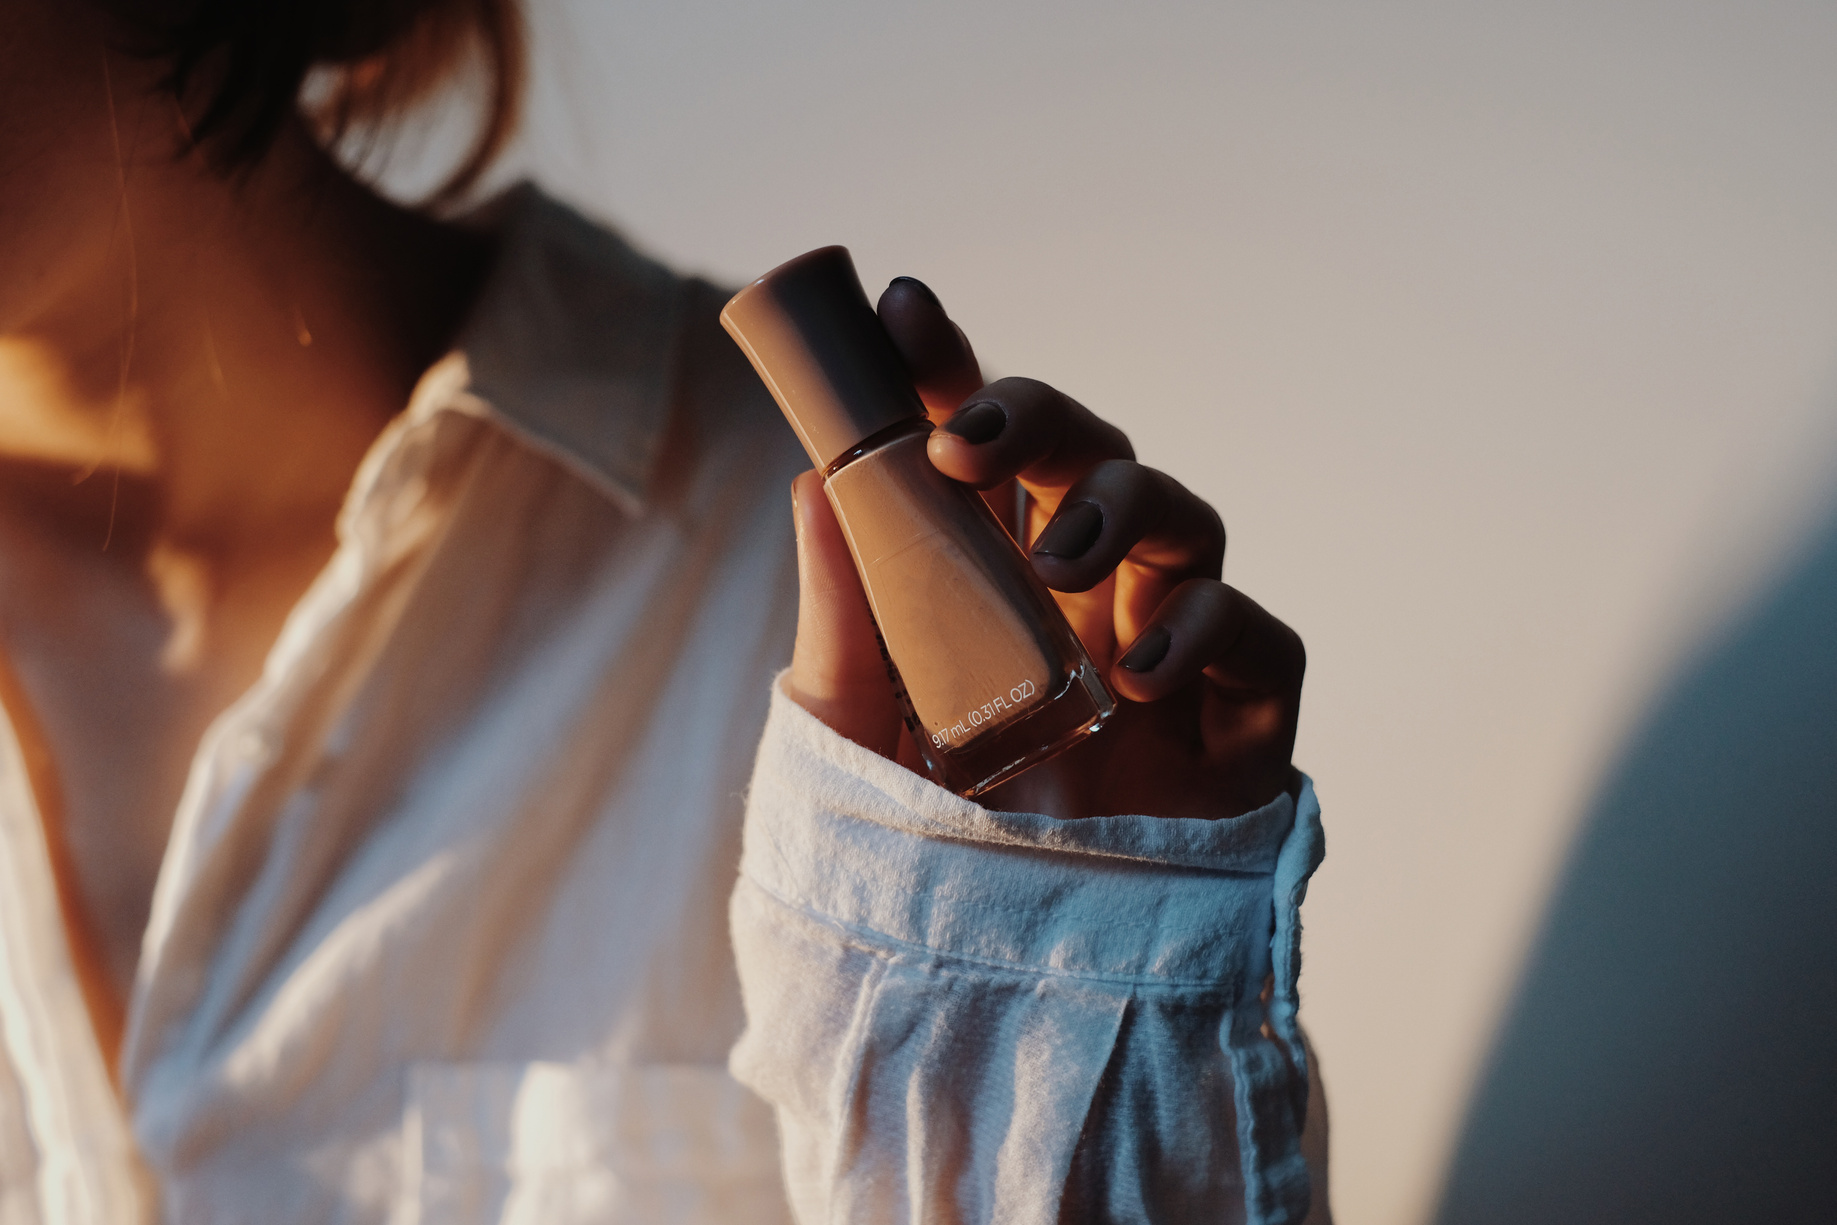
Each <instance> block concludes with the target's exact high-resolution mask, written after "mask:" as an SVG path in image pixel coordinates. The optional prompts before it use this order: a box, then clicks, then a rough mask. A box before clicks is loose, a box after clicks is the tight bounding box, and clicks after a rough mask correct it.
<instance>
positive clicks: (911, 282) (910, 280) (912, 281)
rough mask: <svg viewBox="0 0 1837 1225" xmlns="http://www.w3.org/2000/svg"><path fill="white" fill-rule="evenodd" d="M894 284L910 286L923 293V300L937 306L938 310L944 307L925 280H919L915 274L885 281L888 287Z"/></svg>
mask: <svg viewBox="0 0 1837 1225" xmlns="http://www.w3.org/2000/svg"><path fill="white" fill-rule="evenodd" d="M895 285H907V286H910V287H911V288H913V289H916V290H918V291H919V292H920V293H922V294H924V295H925V301H927V302H929V303H931V304H932V305H933V306H935V307H937V308H938V309H939V310H943V309H944V304H943V303H942V302H940V301H938V295H937V294H934V293H932V292H931V286H929V285H927V284H925V282H923V281H921V280H919V279H918V278H917V277H915V276H896V277H894V278H893V279H892V280H891V281H888V282H887V288H888V289H891V288H893V286H895Z"/></svg>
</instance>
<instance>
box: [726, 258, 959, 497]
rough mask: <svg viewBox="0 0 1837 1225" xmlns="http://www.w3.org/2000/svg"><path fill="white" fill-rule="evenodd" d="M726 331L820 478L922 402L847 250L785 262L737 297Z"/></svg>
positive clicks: (918, 410)
mask: <svg viewBox="0 0 1837 1225" xmlns="http://www.w3.org/2000/svg"><path fill="white" fill-rule="evenodd" d="M721 326H723V327H725V328H726V329H727V331H728V334H729V335H731V336H732V337H733V338H734V340H735V341H736V342H737V343H738V344H739V346H740V348H741V349H743V350H744V351H745V353H746V356H747V357H748V358H750V359H751V360H752V363H753V369H755V370H757V371H758V372H759V377H760V378H762V379H764V380H765V385H766V386H767V387H768V388H770V389H771V392H772V398H773V399H775V400H777V401H778V407H779V408H781V409H783V410H784V414H785V418H786V419H787V420H788V421H790V422H791V428H792V429H794V430H796V431H797V436H798V438H799V440H801V441H802V442H803V444H804V450H806V451H808V452H810V459H811V462H813V463H814V464H815V465H816V467H817V470H818V471H825V470H827V469H828V467H829V465H830V464H832V463H834V462H835V461H836V459H837V458H838V457H840V456H841V455H843V454H845V453H846V452H847V451H849V450H850V449H852V448H854V447H855V446H857V445H859V444H860V443H861V441H862V440H863V439H865V438H867V437H869V436H870V435H872V434H877V433H879V432H880V431H881V430H883V429H885V428H887V427H888V426H889V425H894V424H897V423H898V422H901V421H905V420H908V419H909V418H912V417H914V416H919V415H922V414H923V413H924V411H925V405H924V403H923V402H921V401H920V400H919V397H918V392H916V391H914V390H913V387H912V376H911V375H910V374H908V373H907V372H906V364H905V362H904V361H902V360H901V359H900V356H899V351H898V350H897V349H895V348H894V347H893V341H892V338H891V337H889V336H888V335H887V332H886V329H885V328H883V327H882V326H881V325H880V316H878V315H876V314H875V313H874V308H873V307H872V306H870V305H868V300H867V294H866V293H864V292H863V291H862V289H861V278H860V277H859V276H858V275H856V273H855V261H854V260H852V259H850V258H849V256H848V248H846V247H821V248H819V249H817V250H815V251H811V252H808V253H806V254H804V255H800V256H798V257H797V258H796V259H794V260H791V261H789V262H787V263H783V264H780V265H779V266H778V267H776V268H774V269H772V270H771V271H770V272H768V273H766V274H765V275H764V276H762V277H760V278H759V279H758V280H756V281H754V282H753V283H752V284H751V285H748V286H747V287H746V288H745V289H742V290H741V291H740V292H739V293H737V294H735V295H734V296H733V298H732V300H731V301H729V302H728V303H727V305H726V306H725V307H724V308H722V310H721Z"/></svg>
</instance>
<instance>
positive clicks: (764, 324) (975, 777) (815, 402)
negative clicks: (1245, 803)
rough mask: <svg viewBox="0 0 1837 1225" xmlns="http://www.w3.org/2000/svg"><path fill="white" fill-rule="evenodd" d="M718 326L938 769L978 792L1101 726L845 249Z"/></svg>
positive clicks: (1100, 705) (1047, 610)
mask: <svg viewBox="0 0 1837 1225" xmlns="http://www.w3.org/2000/svg"><path fill="white" fill-rule="evenodd" d="M721 323H722V324H723V325H724V326H725V327H726V328H727V330H728V332H729V333H730V334H731V335H732V336H733V338H734V339H735V340H736V341H737V342H739V345H740V348H741V349H743V350H745V352H746V355H747V357H748V358H750V359H751V360H752V363H753V367H754V369H756V370H757V371H758V372H759V377H760V378H762V379H764V380H765V385H766V386H767V387H768V388H770V389H771V392H772V396H773V398H774V399H776V400H777V401H778V406H779V407H780V408H781V409H783V410H784V414H785V417H786V419H787V420H789V421H790V423H791V427H792V429H794V430H796V431H797V436H798V438H799V439H800V440H802V442H803V444H804V449H805V450H806V451H808V452H809V453H810V459H811V462H812V463H814V464H815V465H816V468H817V471H819V472H821V473H822V474H823V488H824V490H825V491H826V492H827V493H828V495H829V502H830V505H831V506H832V507H834V508H835V512H836V518H837V520H838V521H839V522H840V523H841V525H842V532H843V535H844V536H845V537H846V538H847V540H848V547H849V551H850V552H851V553H852V554H853V555H854V559H855V567H856V569H857V570H858V571H859V572H860V574H861V585H862V586H863V587H864V588H866V590H867V598H868V605H869V607H870V608H871V610H872V612H873V615H874V623H875V625H876V627H877V628H878V629H879V632H880V646H881V653H882V654H883V655H884V656H885V658H886V660H887V673H888V675H889V676H890V677H891V678H892V681H893V689H894V693H895V695H896V696H897V698H898V700H899V703H900V706H901V708H902V711H903V714H904V717H905V720H906V726H907V728H908V729H909V730H910V732H911V734H912V739H913V741H914V742H915V744H916V745H917V747H918V751H919V755H920V757H921V758H923V760H924V764H925V768H926V772H927V773H928V774H929V776H930V777H931V779H932V780H933V781H934V782H936V783H938V784H939V785H940V786H944V787H948V788H949V789H950V790H952V791H955V792H957V793H959V794H961V795H966V796H973V795H977V794H979V793H981V792H983V791H986V790H988V789H989V788H991V787H994V786H995V785H997V784H998V783H1001V782H1004V781H1005V780H1007V779H1010V778H1013V777H1014V776H1015V775H1016V774H1019V773H1020V772H1021V771H1023V770H1025V769H1027V768H1028V767H1029V766H1033V765H1037V764H1038V763H1040V762H1042V761H1045V760H1046V759H1047V758H1049V757H1051V756H1053V755H1054V754H1055V753H1058V752H1060V751H1062V750H1064V749H1066V748H1069V747H1070V746H1071V745H1073V744H1075V743H1077V742H1078V741H1079V740H1081V739H1083V738H1084V737H1085V736H1088V735H1090V734H1091V733H1092V732H1095V731H1096V730H1098V728H1100V727H1102V726H1103V724H1104V721H1105V720H1106V719H1108V718H1109V717H1110V715H1111V714H1112V713H1114V711H1115V710H1116V699H1115V698H1114V697H1112V696H1111V694H1110V691H1109V689H1108V688H1106V687H1105V685H1104V683H1103V679H1102V678H1101V677H1100V676H1099V675H1098V672H1097V669H1096V667H1095V666H1093V665H1092V663H1091V660H1090V658H1089V656H1087V655H1086V654H1085V651H1084V647H1083V645H1082V644H1081V643H1080V642H1079V641H1078V636H1077V635H1076V634H1075V633H1073V632H1072V628H1071V626H1070V625H1068V624H1067V623H1066V620H1065V617H1064V615H1063V614H1062V613H1060V611H1059V606H1058V605H1057V604H1056V603H1054V602H1053V598H1052V595H1051V593H1050V592H1048V591H1047V589H1046V586H1045V584H1043V583H1041V582H1040V580H1039V578H1038V576H1037V575H1035V574H1034V572H1033V566H1032V564H1031V563H1030V562H1029V561H1028V559H1027V557H1026V555H1025V554H1024V553H1022V552H1021V549H1020V546H1019V545H1017V544H1016V543H1015V541H1014V539H1013V538H1012V537H1010V536H1009V535H1008V532H1007V530H1006V529H1005V528H1003V527H1002V525H1001V523H1000V522H999V521H998V520H997V519H996V518H995V516H994V514H992V513H991V512H990V510H989V508H988V506H987V505H986V504H985V503H984V502H983V500H982V497H981V495H980V494H978V493H977V492H976V491H975V490H973V489H970V488H969V487H968V486H966V485H961V484H959V483H957V482H956V481H953V480H951V479H950V478H948V477H946V476H945V475H944V474H943V473H941V472H939V471H938V470H937V468H936V467H935V466H934V465H933V464H932V462H931V459H930V457H929V456H928V455H927V454H926V453H925V442H926V439H927V438H928V437H929V436H930V434H931V423H930V421H929V420H928V419H927V418H926V416H925V408H924V405H923V404H922V403H921V402H920V400H919V397H918V393H917V392H916V391H915V390H914V389H913V387H912V380H911V377H910V376H909V375H908V374H907V372H906V368H905V364H904V362H903V361H902V360H901V359H900V356H899V353H898V351H897V350H896V349H894V347H893V342H892V339H891V338H890V337H889V336H888V335H887V334H886V331H885V329H883V328H882V327H881V324H880V319H879V316H877V315H876V314H875V313H874V308H873V307H872V306H870V305H869V304H868V300H867V295H866V294H865V293H864V292H863V291H862V288H861V281H860V278H859V277H858V276H857V275H856V273H855V265H854V261H853V260H851V259H850V258H849V255H848V251H847V250H846V249H845V248H842V247H824V248H822V249H820V250H817V251H812V252H810V253H809V254H807V255H800V256H799V257H797V258H796V259H794V260H792V261H790V262H789V263H786V264H783V265H780V266H779V267H777V268H774V269H773V270H772V271H771V272H768V273H766V274H765V275H764V276H763V277H760V278H759V279H758V280H757V281H754V282H753V283H752V284H751V285H748V286H747V287H746V288H745V289H743V290H741V291H740V292H739V293H738V294H736V295H734V298H733V300H732V301H730V302H728V304H727V306H726V308H725V309H724V310H722V312H721Z"/></svg>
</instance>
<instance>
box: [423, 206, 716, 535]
mask: <svg viewBox="0 0 1837 1225" xmlns="http://www.w3.org/2000/svg"><path fill="white" fill-rule="evenodd" d="M475 216H476V217H477V218H478V219H479V220H480V221H482V222H484V223H485V224H488V225H491V226H493V228H495V229H496V230H497V232H498V234H499V240H500V247H499V251H498V255H497V259H496V263H495V264H494V266H493V268H492V270H491V272H490V274H489V275H488V276H487V278H486V281H485V285H484V288H483V289H482V290H481V291H480V293H479V297H478V301H477V302H476V303H475V304H474V306H473V309H472V313H471V314H470V316H469V317H468V318H467V321H466V323H465V325H464V326H463V327H462V328H461V329H460V333H459V338H458V341H457V342H456V345H455V347H456V348H457V349H458V350H459V351H460V352H461V353H463V354H464V355H465V358H466V363H467V366H468V368H469V370H470V375H471V379H470V381H471V391H472V393H473V394H474V395H475V396H477V397H478V398H479V399H481V400H483V401H484V402H485V403H486V405H488V406H489V410H490V415H491V416H492V417H493V418H494V419H495V420H497V421H498V422H499V423H500V424H502V425H504V426H506V427H507V428H508V429H509V430H510V431H511V432H513V433H514V434H516V435H518V436H520V437H521V438H522V439H523V440H524V441H525V442H528V443H530V444H532V445H534V446H535V447H536V448H537V449H539V450H542V451H544V452H546V453H548V454H550V455H551V456H553V457H554V458H555V459H557V460H559V461H560V462H561V463H563V464H565V465H566V466H567V467H569V468H570V469H572V470H573V471H574V472H575V473H576V474H577V475H579V476H580V477H582V478H583V479H585V480H586V481H587V482H588V483H590V484H592V485H594V486H595V487H596V488H598V489H600V490H601V491H602V492H603V493H605V494H606V495H607V496H608V497H610V498H612V500H613V501H615V502H616V503H618V504H619V505H620V506H621V507H623V508H624V509H625V510H626V511H627V512H629V513H633V514H636V513H638V512H639V511H640V510H642V509H643V507H644V504H645V495H646V492H647V490H648V487H649V484H650V480H651V477H652V473H653V469H654V468H655V466H656V460H657V456H658V452H659V451H660V450H661V448H662V443H663V435H664V431H665V429H666V427H667V426H668V424H669V413H670V403H671V400H672V395H673V391H674V387H673V383H674V376H675V367H676V364H677V361H676V359H677V352H676V350H677V347H678V345H677V340H678V337H679V336H680V333H681V330H682V322H683V316H684V313H685V310H686V307H687V303H688V298H689V283H688V282H687V281H685V280H683V279H682V278H679V277H677V276H676V275H675V274H673V273H671V272H670V271H669V269H667V268H665V267H664V266H663V265H662V264H659V263H657V262H656V261H654V260H651V259H648V258H646V257H645V256H642V255H640V254H638V252H636V251H634V250H633V249H632V248H631V247H630V246H629V245H627V244H626V243H625V242H624V240H622V239H621V238H619V237H618V236H617V235H615V234H612V233H610V232H609V231H607V230H605V229H602V228H601V227H599V226H597V225H595V224H593V223H592V222H590V221H588V220H587V219H586V218H584V217H582V216H581V215H580V214H579V213H576V212H575V211H574V210H572V209H570V208H568V207H567V206H566V205H564V204H561V203H560V202H558V201H556V200H553V199H551V198H549V197H548V196H545V195H543V194H542V192H541V191H539V190H538V189H537V188H535V187H534V186H533V185H531V184H529V183H521V184H519V185H517V186H516V187H513V188H511V189H510V190H509V191H507V192H506V193H504V195H502V196H500V197H499V198H498V199H497V200H495V201H493V202H492V203H490V204H488V205H486V206H485V207H484V208H483V209H481V210H480V211H479V213H478V214H475Z"/></svg>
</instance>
